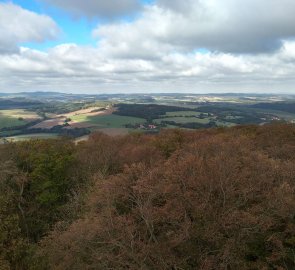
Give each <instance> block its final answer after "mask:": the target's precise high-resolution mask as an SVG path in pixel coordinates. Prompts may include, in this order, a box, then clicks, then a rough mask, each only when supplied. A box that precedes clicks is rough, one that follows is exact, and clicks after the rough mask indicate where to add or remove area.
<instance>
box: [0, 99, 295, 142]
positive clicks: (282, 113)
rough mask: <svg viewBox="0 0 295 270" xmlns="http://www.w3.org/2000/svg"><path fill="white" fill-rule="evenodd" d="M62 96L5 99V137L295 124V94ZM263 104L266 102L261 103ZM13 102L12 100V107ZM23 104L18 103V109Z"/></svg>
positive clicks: (1, 115) (1, 130) (1, 118)
mask: <svg viewBox="0 0 295 270" xmlns="http://www.w3.org/2000/svg"><path fill="white" fill-rule="evenodd" d="M131 97H132V95H131V96H128V95H127V96H117V97H116V98H115V97H113V96H108V95H106V96H103V97H102V98H103V99H102V100H99V99H96V98H92V99H91V100H90V98H89V96H87V97H85V99H83V96H81V99H79V97H75V99H72V98H71V97H70V96H63V98H61V99H59V96H58V95H57V99H53V98H52V96H50V95H49V97H48V98H46V99H45V98H44V97H42V98H40V101H38V102H32V101H30V100H26V99H18V98H17V99H16V100H10V99H9V100H7V104H8V105H7V106H4V105H5V104H6V102H5V100H4V99H2V103H3V104H4V105H3V106H4V107H2V110H1V109H0V138H2V141H3V139H4V141H5V138H6V139H7V140H8V141H9V140H10V141H19V140H27V139H30V138H38V139H42V138H56V137H57V136H69V137H72V138H75V139H76V141H79V138H83V139H85V138H88V136H89V134H90V133H91V132H94V131H100V132H103V133H106V134H108V135H111V136H117V135H125V134H128V133H130V132H133V131H136V132H149V133H157V132H159V131H160V130H161V129H169V128H180V129H202V128H212V127H221V126H222V127H231V126H235V125H248V124H256V125H264V124H266V123H271V122H273V121H286V122H291V123H295V110H294V107H295V97H294V98H293V99H291V100H290V97H285V101H284V99H283V98H278V99H274V97H273V96H270V97H256V98H254V99H253V98H252V97H249V98H245V97H243V96H241V97H238V96H233V97H231V96H230V95H225V96H224V97H222V96H220V97H216V98H215V97H214V96H212V97H210V96H209V97H200V96H198V95H195V96H194V95H189V96H183V97H182V96H180V95H175V96H174V95H167V96H165V95H163V96H159V95H158V96H154V97H150V98H148V97H147V96H135V97H136V98H135V97H134V98H133V97H132V98H131ZM261 102H263V103H261ZM9 104H13V106H12V107H11V109H9V108H10V107H9ZM17 104H19V107H17Z"/></svg>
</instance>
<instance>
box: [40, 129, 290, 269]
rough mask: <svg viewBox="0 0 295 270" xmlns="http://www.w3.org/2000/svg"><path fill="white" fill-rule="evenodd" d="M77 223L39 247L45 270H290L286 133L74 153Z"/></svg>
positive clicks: (186, 135) (165, 136) (189, 136)
mask: <svg viewBox="0 0 295 270" xmlns="http://www.w3.org/2000/svg"><path fill="white" fill-rule="evenodd" d="M80 148H81V149H80V152H79V154H80V155H81V156H80V157H81V162H84V164H85V166H86V165H88V166H89V170H90V172H91V173H90V174H91V175H95V177H94V179H95V181H94V184H93V187H92V189H91V192H90V194H89V196H88V198H87V202H86V204H87V209H88V211H87V212H86V213H85V215H84V216H83V217H81V218H79V219H77V220H76V221H74V222H73V223H72V224H70V225H65V224H64V223H60V224H58V225H57V226H56V228H55V230H54V231H52V233H51V234H50V235H49V236H48V237H47V238H45V239H44V240H43V241H42V245H41V246H40V254H41V255H40V256H47V257H48V264H49V268H50V269H204V270H209V269H241V270H242V269H295V257H294V253H295V212H294V209H295V181H294V180H295V163H294V157H295V155H294V154H295V128H294V126H292V125H272V126H264V127H252V126H250V127H239V128H231V129H214V130H204V131H197V132H185V131H166V132H164V133H162V134H160V135H159V136H141V135H139V136H127V137H118V138H109V137H107V136H104V135H101V134H98V135H95V136H93V137H92V139H91V140H90V141H89V142H87V143H85V144H83V145H81V146H80Z"/></svg>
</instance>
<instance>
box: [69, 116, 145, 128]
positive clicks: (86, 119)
mask: <svg viewBox="0 0 295 270" xmlns="http://www.w3.org/2000/svg"><path fill="white" fill-rule="evenodd" d="M71 119H72V120H73V121H75V122H79V123H89V124H92V125H93V126H95V127H97V128H122V127H124V126H125V125H127V124H132V125H134V124H142V123H144V122H145V119H143V118H136V117H128V116H119V115H114V114H110V115H97V116H87V115H77V116H73V117H71Z"/></svg>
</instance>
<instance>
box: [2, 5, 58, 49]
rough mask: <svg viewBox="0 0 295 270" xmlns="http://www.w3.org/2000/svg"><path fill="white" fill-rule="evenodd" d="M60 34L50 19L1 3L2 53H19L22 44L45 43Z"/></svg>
mask: <svg viewBox="0 0 295 270" xmlns="http://www.w3.org/2000/svg"><path fill="white" fill-rule="evenodd" d="M58 34H59V29H58V26H57V25H56V24H55V22H54V21H53V20H52V19H51V18H50V17H48V16H46V15H39V14H36V13H34V12H31V11H28V10H25V9H23V8H21V7H20V6H17V5H14V4H12V3H0V53H8V52H15V51H17V49H18V46H17V45H18V43H21V42H33V41H34V42H43V41H45V40H48V39H55V38H56V37H57V36H58Z"/></svg>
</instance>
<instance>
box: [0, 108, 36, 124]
mask: <svg viewBox="0 0 295 270" xmlns="http://www.w3.org/2000/svg"><path fill="white" fill-rule="evenodd" d="M37 118H39V116H38V115H37V114H36V113H35V112H31V111H26V110H23V109H14V110H0V128H5V127H7V128H9V127H18V126H22V125H25V124H27V123H28V122H29V121H31V120H33V119H37Z"/></svg>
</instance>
